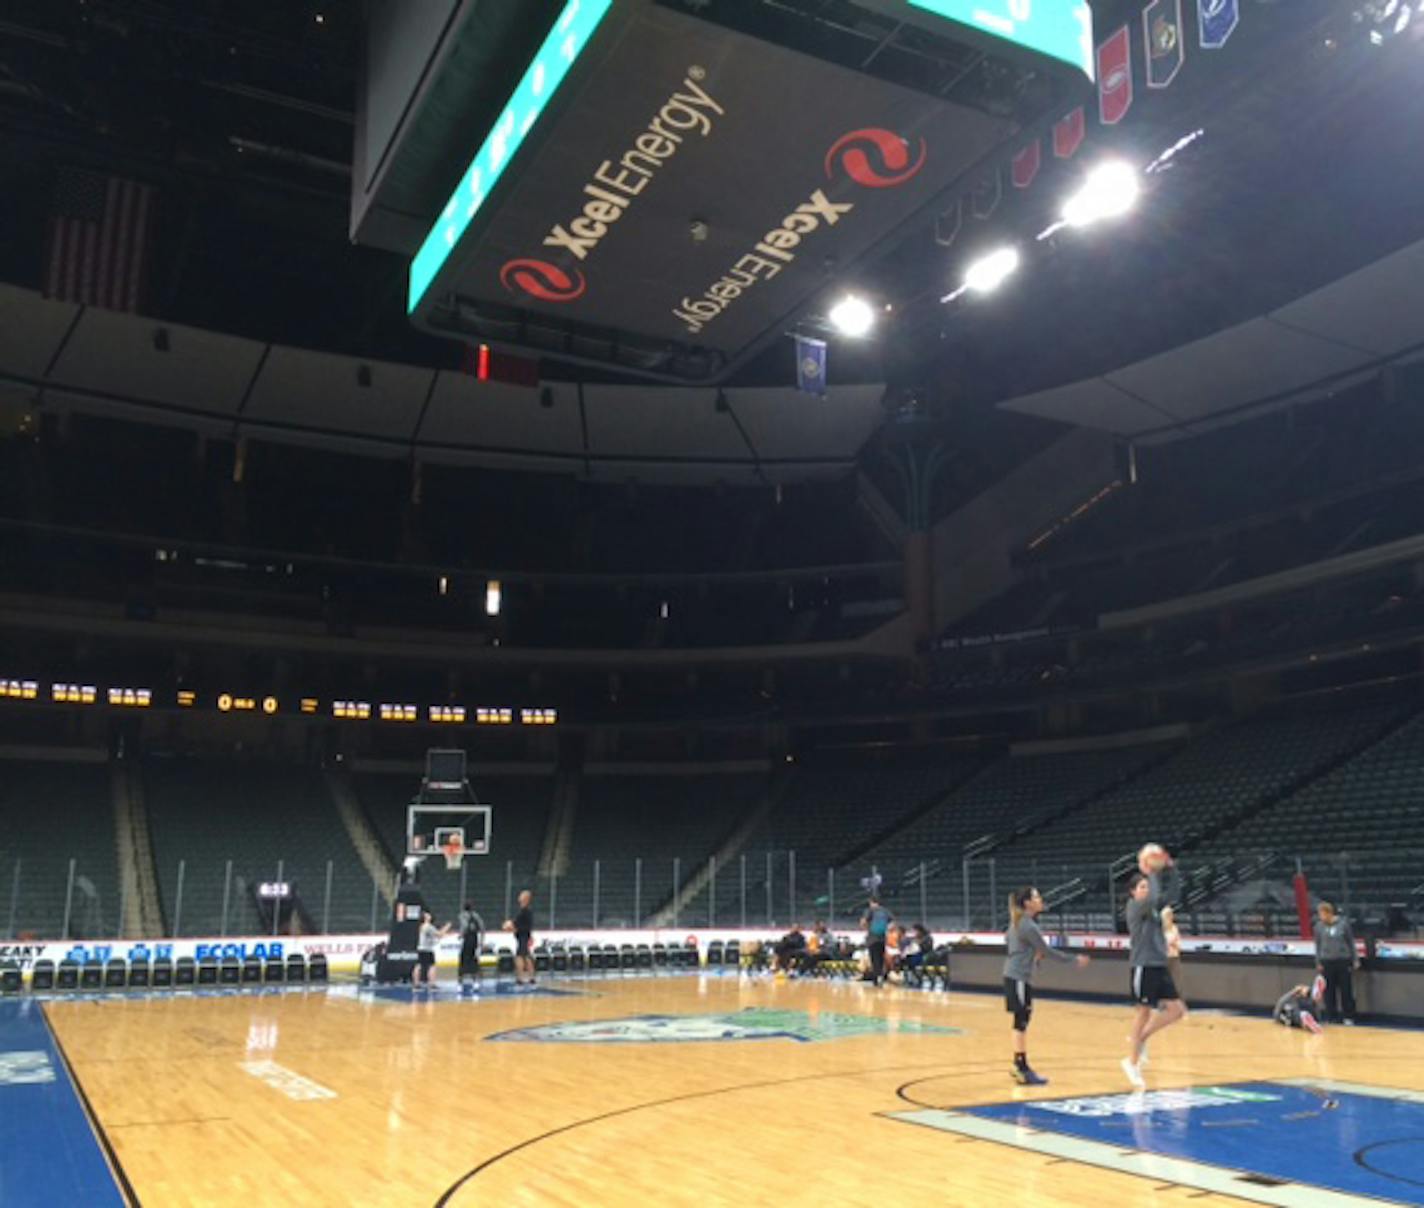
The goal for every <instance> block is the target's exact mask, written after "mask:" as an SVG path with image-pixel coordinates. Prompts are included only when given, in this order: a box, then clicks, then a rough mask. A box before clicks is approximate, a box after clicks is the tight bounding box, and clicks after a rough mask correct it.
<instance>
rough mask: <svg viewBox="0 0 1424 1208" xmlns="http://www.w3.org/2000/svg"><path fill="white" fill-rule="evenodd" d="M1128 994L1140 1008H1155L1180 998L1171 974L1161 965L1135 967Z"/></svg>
mask: <svg viewBox="0 0 1424 1208" xmlns="http://www.w3.org/2000/svg"><path fill="white" fill-rule="evenodd" d="M1129 993H1130V995H1131V997H1132V1001H1133V1002H1135V1003H1137V1004H1138V1006H1142V1007H1155V1006H1157V1005H1158V1004H1159V1003H1162V1002H1169V1001H1171V1000H1172V999H1174V998H1181V995H1180V994H1178V993H1177V983H1176V982H1174V981H1173V980H1172V975H1171V973H1169V972H1168V971H1167V970H1166V969H1164V968H1163V967H1162V966H1161V965H1138V966H1136V967H1135V968H1134V969H1133V970H1132V981H1131V985H1130V990H1129Z"/></svg>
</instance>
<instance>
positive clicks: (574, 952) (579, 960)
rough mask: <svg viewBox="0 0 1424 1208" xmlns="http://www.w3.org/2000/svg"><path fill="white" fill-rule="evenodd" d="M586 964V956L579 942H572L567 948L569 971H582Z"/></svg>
mask: <svg viewBox="0 0 1424 1208" xmlns="http://www.w3.org/2000/svg"><path fill="white" fill-rule="evenodd" d="M587 964H588V956H587V954H586V953H585V952H584V950H583V946H582V945H581V944H574V945H573V946H571V947H570V948H569V972H570V973H582V972H583V971H584V969H585V968H586V967H587Z"/></svg>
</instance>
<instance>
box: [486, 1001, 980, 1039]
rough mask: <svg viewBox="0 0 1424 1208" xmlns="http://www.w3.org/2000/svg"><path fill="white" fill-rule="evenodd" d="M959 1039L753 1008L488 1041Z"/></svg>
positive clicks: (552, 1027) (933, 1030)
mask: <svg viewBox="0 0 1424 1208" xmlns="http://www.w3.org/2000/svg"><path fill="white" fill-rule="evenodd" d="M890 1032H895V1033H901V1034H905V1033H914V1034H919V1035H935V1036H957V1035H959V1029H958V1028H942V1027H936V1026H934V1025H931V1024H922V1023H919V1022H917V1021H915V1020H894V1021H892V1020H886V1019H880V1018H878V1017H877V1016H874V1015H836V1014H831V1013H828V1012H820V1013H818V1014H815V1015H812V1014H809V1013H808V1012H805V1011H774V1010H769V1009H764V1008H761V1007H748V1008H747V1009H746V1010H745V1011H733V1012H730V1013H728V1014H725V1015H632V1016H628V1017H626V1018H623V1019H593V1020H587V1021H584V1022H579V1023H550V1024H544V1025H543V1026H542V1027H537V1028H516V1029H515V1030H514V1031H511V1032H496V1033H495V1034H494V1035H493V1036H488V1037H486V1039H487V1040H514V1041H524V1042H538V1043H544V1044H679V1043H680V1044H695V1043H699V1042H706V1041H714V1040H715V1041H729V1040H795V1041H800V1042H803V1043H805V1042H809V1041H817V1040H844V1039H845V1038H847V1037H850V1036H880V1035H885V1034H886V1033H890Z"/></svg>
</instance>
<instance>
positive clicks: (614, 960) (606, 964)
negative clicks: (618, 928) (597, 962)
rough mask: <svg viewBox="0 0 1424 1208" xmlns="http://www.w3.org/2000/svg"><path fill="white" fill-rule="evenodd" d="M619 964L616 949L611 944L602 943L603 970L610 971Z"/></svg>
mask: <svg viewBox="0 0 1424 1208" xmlns="http://www.w3.org/2000/svg"><path fill="white" fill-rule="evenodd" d="M618 966H619V960H618V949H617V947H616V946H615V945H613V944H604V945H603V971H604V972H605V973H612V972H613V971H614V970H615V969H617V968H618Z"/></svg>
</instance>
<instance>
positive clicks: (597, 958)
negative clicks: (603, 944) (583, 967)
mask: <svg viewBox="0 0 1424 1208" xmlns="http://www.w3.org/2000/svg"><path fill="white" fill-rule="evenodd" d="M587 964H588V968H589V969H590V970H593V969H598V970H602V968H603V949H602V948H600V947H599V946H598V945H597V944H590V945H589V946H588V957H587Z"/></svg>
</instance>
